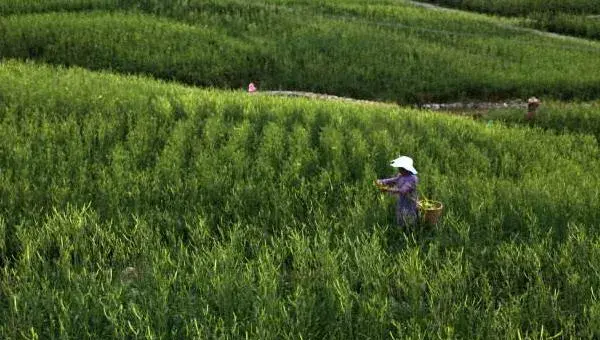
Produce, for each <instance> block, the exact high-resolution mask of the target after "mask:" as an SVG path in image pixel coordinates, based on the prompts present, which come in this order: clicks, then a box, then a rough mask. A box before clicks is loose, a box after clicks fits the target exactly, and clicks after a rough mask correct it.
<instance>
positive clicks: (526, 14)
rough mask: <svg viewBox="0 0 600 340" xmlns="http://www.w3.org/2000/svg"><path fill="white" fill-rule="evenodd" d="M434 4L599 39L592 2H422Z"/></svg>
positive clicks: (599, 27) (598, 11) (599, 24)
mask: <svg viewBox="0 0 600 340" xmlns="http://www.w3.org/2000/svg"><path fill="white" fill-rule="evenodd" d="M424 2H430V3H433V4H437V5H442V6H449V7H455V8H460V9H463V10H470V11H477V12H483V13H490V14H496V15H504V16H514V17H523V18H527V20H525V21H524V22H523V23H522V25H523V26H527V27H533V28H536V29H541V30H545V31H550V32H555V33H561V34H567V35H573V36H579V37H583V38H588V39H595V40H599V39H600V20H598V15H599V14H600V5H599V4H598V2H597V1H595V0H577V1H575V0H570V1H563V0H544V1H541V0H426V1H424Z"/></svg>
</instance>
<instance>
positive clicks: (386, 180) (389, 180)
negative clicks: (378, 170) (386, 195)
mask: <svg viewBox="0 0 600 340" xmlns="http://www.w3.org/2000/svg"><path fill="white" fill-rule="evenodd" d="M396 182H398V177H397V176H396V177H391V178H384V179H378V180H377V183H379V184H380V185H386V186H389V185H391V184H396Z"/></svg>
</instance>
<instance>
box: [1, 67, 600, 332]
mask: <svg viewBox="0 0 600 340" xmlns="http://www.w3.org/2000/svg"><path fill="white" fill-rule="evenodd" d="M0 119H1V124H0V130H1V131H0V138H1V139H2V140H1V142H0V198H1V204H0V209H2V210H1V212H0V216H1V218H0V263H1V265H2V274H1V275H0V296H1V297H2V299H1V300H0V315H1V316H2V317H0V337H2V338H10V339H13V338H65V337H73V338H124V337H131V338H135V337H145V338H193V337H202V338H210V337H235V338H238V337H246V336H247V337H250V338H299V337H302V338H324V337H325V338H358V337H366V338H388V337H394V338H405V337H459V338H489V337H498V338H516V337H519V336H521V337H526V336H542V337H549V336H554V335H557V334H560V335H562V336H565V337H571V336H573V337H586V336H590V337H592V336H595V335H597V334H598V332H600V324H598V320H599V318H600V302H599V301H598V300H597V292H596V291H595V290H594V289H590V287H598V285H600V280H599V277H600V276H599V275H598V271H597V270H598V269H597V268H596V267H595V264H597V263H598V261H599V260H600V259H599V256H600V238H599V237H598V235H597V234H596V233H595V228H596V224H597V221H598V220H599V219H600V195H599V192H598V188H599V187H600V175H599V173H600V171H599V170H600V161H599V157H598V156H599V154H600V150H599V149H598V143H597V141H596V139H595V138H593V137H590V136H586V135H569V134H565V135H560V136H557V135H555V134H553V133H550V132H544V131H543V130H540V129H530V128H508V127H505V126H503V125H501V124H500V125H494V126H492V127H485V126H484V125H481V124H479V123H477V122H474V121H472V120H470V119H464V118H459V117H450V116H439V115H436V114H433V113H425V112H418V111H415V110H411V109H402V108H389V107H380V106H373V105H351V104H343V103H335V102H328V103H326V102H317V101H310V100H306V99H297V100H290V99H281V98H272V97H267V96H260V95H255V96H250V95H246V94H243V93H241V92H237V91H230V92H227V91H217V90H198V89H191V88H186V87H182V86H178V85H173V84H164V83H159V82H156V81H153V80H150V79H149V78H139V77H127V78H126V77H121V76H117V75H113V74H108V73H105V74H102V73H92V72H90V71H87V70H83V69H79V68H71V69H63V68H56V67H51V66H42V65H39V64H33V63H22V62H18V61H4V62H2V63H1V64H0ZM398 154H408V155H411V156H412V157H413V158H414V159H415V161H416V167H417V169H418V170H419V174H420V177H421V186H420V192H421V194H422V195H426V196H428V197H431V198H436V199H439V200H441V201H443V202H444V203H445V204H446V211H445V216H444V219H443V220H442V222H441V223H440V224H439V225H438V226H437V227H436V228H435V229H431V228H430V229H427V228H418V229H414V230H412V231H404V230H398V229H397V228H395V227H394V222H393V220H394V217H393V212H392V210H391V209H392V206H393V200H392V199H391V198H389V197H385V196H381V195H380V194H379V193H378V192H376V190H374V188H373V187H372V181H373V179H375V178H378V177H383V176H388V175H391V171H392V169H391V168H390V167H389V166H388V164H389V160H390V158H391V157H394V156H396V155H398Z"/></svg>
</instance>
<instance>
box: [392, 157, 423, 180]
mask: <svg viewBox="0 0 600 340" xmlns="http://www.w3.org/2000/svg"><path fill="white" fill-rule="evenodd" d="M390 165H391V166H393V167H394V168H402V169H406V170H408V171H410V172H412V173H413V175H416V174H417V170H416V169H415V168H414V167H413V160H412V158H410V157H406V156H400V157H398V158H396V159H394V160H393V161H392V164H390Z"/></svg>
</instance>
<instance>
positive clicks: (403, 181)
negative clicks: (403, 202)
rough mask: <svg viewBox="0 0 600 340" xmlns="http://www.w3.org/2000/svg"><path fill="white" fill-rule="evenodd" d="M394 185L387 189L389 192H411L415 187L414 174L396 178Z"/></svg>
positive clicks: (403, 193) (401, 193) (415, 178)
mask: <svg viewBox="0 0 600 340" xmlns="http://www.w3.org/2000/svg"><path fill="white" fill-rule="evenodd" d="M395 183H396V186H395V187H392V188H390V189H389V192H392V193H395V194H400V195H405V194H407V193H410V192H413V191H414V190H415V189H416V188H417V177H416V176H412V175H411V176H402V177H397V178H396V181H395Z"/></svg>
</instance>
